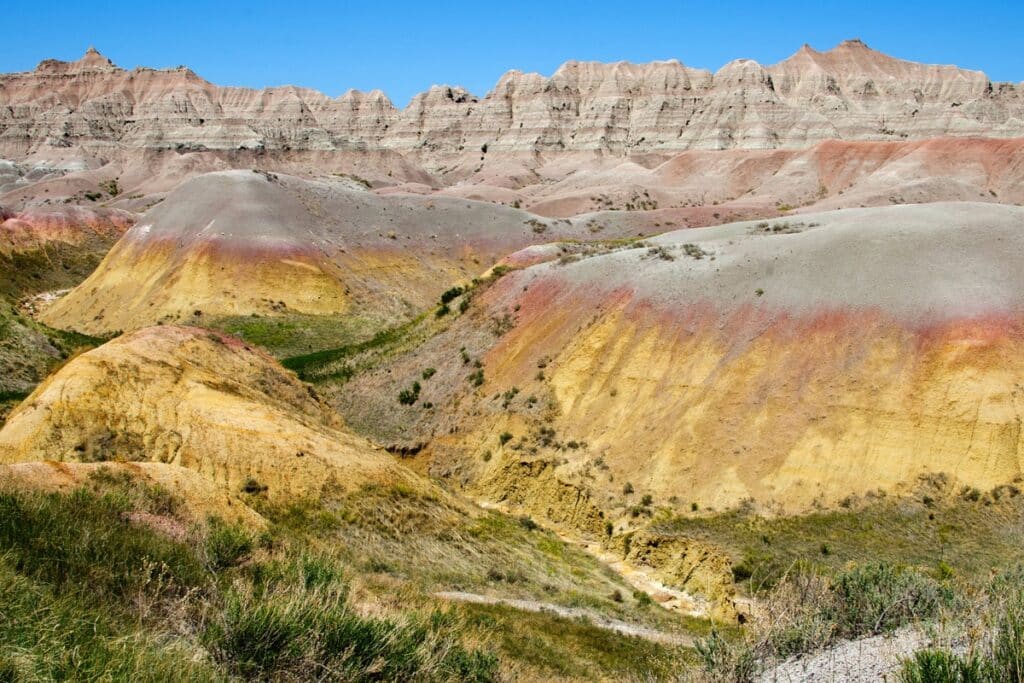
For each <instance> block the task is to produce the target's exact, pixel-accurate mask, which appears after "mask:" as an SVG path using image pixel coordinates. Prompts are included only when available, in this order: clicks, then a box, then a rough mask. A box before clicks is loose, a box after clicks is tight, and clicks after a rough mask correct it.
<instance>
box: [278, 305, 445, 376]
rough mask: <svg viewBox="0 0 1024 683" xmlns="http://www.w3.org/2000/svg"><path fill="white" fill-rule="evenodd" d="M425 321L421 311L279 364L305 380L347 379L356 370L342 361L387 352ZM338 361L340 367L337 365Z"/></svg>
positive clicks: (285, 359)
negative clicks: (393, 324)
mask: <svg viewBox="0 0 1024 683" xmlns="http://www.w3.org/2000/svg"><path fill="white" fill-rule="evenodd" d="M425 320H427V315H426V314H425V313H423V314H420V315H419V316H417V317H416V318H414V319H413V320H410V321H409V322H406V323H403V324H401V325H398V326H396V327H390V328H387V329H384V330H381V331H379V332H377V333H376V334H375V335H373V337H371V338H369V339H363V340H361V341H358V342H354V343H351V344H346V345H343V346H339V347H335V348H328V349H321V350H319V351H314V352H312V353H306V354H302V355H298V356H291V357H288V358H284V359H282V361H281V364H282V365H283V366H284V367H286V368H288V369H289V370H293V371H294V372H295V373H296V374H297V375H298V376H299V377H300V378H302V379H304V380H307V381H314V380H325V379H339V378H340V379H348V378H349V377H351V376H352V374H354V372H355V371H354V370H349V368H350V367H351V366H350V365H346V364H344V363H343V361H345V360H346V359H350V358H353V357H355V356H358V355H361V354H365V353H367V352H373V351H381V352H386V351H388V350H390V349H393V348H395V347H396V346H398V345H399V344H400V343H401V342H403V341H405V340H406V339H407V337H408V336H409V335H410V333H412V332H413V331H414V330H415V329H416V328H417V327H419V326H420V325H421V323H423V322H424V321H425ZM339 364H341V366H340V367H337V366H339Z"/></svg>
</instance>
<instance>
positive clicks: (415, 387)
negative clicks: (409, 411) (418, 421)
mask: <svg viewBox="0 0 1024 683" xmlns="http://www.w3.org/2000/svg"><path fill="white" fill-rule="evenodd" d="M420 388H421V387H420V383H419V382H413V383H412V386H411V387H409V388H408V389H402V390H401V391H400V392H398V402H399V403H401V404H402V405H403V406H411V405H412V404H414V403H416V401H418V400H419V399H420Z"/></svg>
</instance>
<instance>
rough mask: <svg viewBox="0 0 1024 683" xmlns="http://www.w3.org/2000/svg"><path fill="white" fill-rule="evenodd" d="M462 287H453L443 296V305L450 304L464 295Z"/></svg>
mask: <svg viewBox="0 0 1024 683" xmlns="http://www.w3.org/2000/svg"><path fill="white" fill-rule="evenodd" d="M463 291H465V290H463V289H462V287H452V288H451V289H448V290H445V291H444V293H442V294H441V304H442V305H443V304H448V303H451V302H452V301H454V300H455V299H457V298H458V297H459V296H461V295H462V293H463Z"/></svg>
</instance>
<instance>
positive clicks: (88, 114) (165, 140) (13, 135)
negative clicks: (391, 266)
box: [0, 40, 1024, 160]
mask: <svg viewBox="0 0 1024 683" xmlns="http://www.w3.org/2000/svg"><path fill="white" fill-rule="evenodd" d="M938 135H990V136H998V137H1010V136H1020V135H1024V98H1022V95H1021V88H1020V87H1019V86H1016V85H1012V84H1006V83H1002V84H996V83H992V82H990V81H989V80H988V78H987V77H986V76H985V75H984V74H983V73H981V72H977V71H968V70H964V69H959V68H957V67H952V66H931V65H923V64H917V63H913V62H907V61H903V60H899V59H894V58H891V57H888V56H885V55H883V54H881V53H878V52H876V51H874V50H871V49H870V48H869V47H867V46H866V45H865V44H864V43H862V42H860V41H857V40H852V41H846V42H844V43H842V44H840V45H839V46H837V47H835V48H834V49H832V50H829V51H827V52H818V51H816V50H814V49H812V48H810V47H809V46H804V47H803V48H801V49H800V51H798V52H797V53H796V54H795V55H793V56H792V57H790V58H789V59H787V60H785V61H783V62H781V63H779V64H776V65H773V66H769V67H764V66H761V65H759V64H757V63H756V62H753V61H750V60H737V61H734V62H731V63H729V64H727V65H725V66H724V67H722V68H721V69H719V70H718V72H716V73H711V72H709V71H705V70H701V69H692V68H689V67H686V66H684V65H683V64H681V63H679V62H677V61H666V62H653V63H650V64H643V65H637V64H628V63H624V62H619V63H613V64H601V63H593V62H568V63H566V64H564V65H563V66H561V67H560V68H559V69H558V70H557V71H556V72H555V73H554V74H552V75H551V76H550V77H544V76H541V75H539V74H525V73H521V72H518V71H510V72H509V73H507V74H505V75H504V76H502V78H501V79H500V80H499V81H498V83H497V85H496V86H495V88H494V90H493V91H492V92H490V93H489V94H487V95H486V96H484V97H477V96H474V95H473V94H471V93H469V92H467V91H466V90H464V89H462V88H454V87H447V86H442V87H434V88H431V89H430V90H429V91H427V92H425V93H422V94H420V95H417V96H416V97H414V98H413V99H412V101H411V102H410V103H409V105H408V106H406V107H405V108H404V109H401V110H400V109H397V108H396V107H395V106H393V105H392V103H391V102H390V101H389V100H388V99H387V97H386V96H385V95H384V94H383V93H381V92H380V91H372V92H370V93H360V92H355V91H350V92H348V93H346V94H345V95H343V96H341V97H339V98H336V99H332V98H329V97H327V96H326V95H323V94H321V93H318V92H315V91H312V90H307V89H303V88H296V87H279V88H268V89H265V90H250V89H245V88H234V87H218V86H215V85H213V84H211V83H209V82H207V81H205V80H203V79H202V78H200V77H199V76H197V75H196V74H195V73H193V72H192V71H190V70H188V69H186V68H184V67H179V68H176V69H170V70H159V71H158V70H153V69H146V68H137V69H134V70H131V71H127V70H124V69H120V68H118V67H117V66H115V65H113V64H112V63H111V62H110V61H109V60H108V59H106V58H104V57H103V56H102V55H100V54H99V53H98V52H96V51H95V50H90V51H89V52H88V53H86V55H85V56H84V57H83V58H82V59H81V60H79V61H77V62H58V61H55V60H47V61H44V62H42V63H41V64H40V65H39V66H38V67H37V68H36V70H34V71H32V72H26V73H15V74H7V75H4V76H0V156H6V157H9V158H22V157H26V156H28V155H30V154H34V153H37V152H39V151H40V150H41V149H44V148H47V147H51V148H52V147H57V148H59V147H70V146H76V147H82V148H85V149H88V150H90V151H92V152H97V151H99V152H102V151H103V150H108V151H110V150H114V149H124V148H128V149H137V148H146V149H178V150H182V151H184V150H201V149H209V150H237V149H240V148H242V149H255V150H277V151H289V150H320V151H326V150H397V151H400V152H403V153H410V154H414V155H417V156H418V157H421V158H425V159H427V160H429V159H436V158H439V157H445V156H450V155H460V154H461V155H464V156H466V157H467V158H468V157H470V156H474V155H485V154H491V153H535V152H561V151H601V152H606V153H612V154H626V153H631V152H649V151H673V150H688V149H734V148H735V149H773V148H802V147H806V146H809V145H812V144H814V143H817V142H820V141H822V140H826V139H833V138H839V139H845V140H902V139H908V138H913V139H919V138H926V137H933V136H938Z"/></svg>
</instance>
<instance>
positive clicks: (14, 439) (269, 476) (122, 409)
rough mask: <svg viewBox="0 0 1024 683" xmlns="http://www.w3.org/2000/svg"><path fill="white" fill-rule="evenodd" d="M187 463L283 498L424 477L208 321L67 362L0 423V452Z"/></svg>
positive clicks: (143, 334) (227, 483)
mask: <svg viewBox="0 0 1024 683" xmlns="http://www.w3.org/2000/svg"><path fill="white" fill-rule="evenodd" d="M39 460H58V461H78V462H90V461H92V462H96V461H128V462H154V463H167V464H171V465H177V466H180V467H183V468H187V469H189V470H193V471H195V472H198V473H199V474H201V475H203V476H204V477H206V478H207V479H209V480H210V481H212V482H214V483H216V484H217V485H219V486H221V487H222V488H225V489H226V490H227V491H229V492H232V493H234V492H239V491H242V490H246V491H248V492H257V493H260V494H261V495H265V496H266V497H267V498H268V499H269V500H270V501H272V502H288V501H292V500H295V499H296V498H320V497H322V496H330V495H332V494H336V493H344V492H347V491H351V490H353V489H355V488H357V487H359V486H361V485H365V484H370V483H395V482H404V483H406V484H409V485H412V486H414V487H418V486H421V485H422V486H425V485H426V484H424V483H423V482H422V481H421V480H419V479H418V478H417V477H415V475H413V474H412V473H410V472H409V471H408V470H406V469H405V468H403V467H401V466H400V465H398V464H397V463H395V462H394V461H393V460H392V459H391V456H389V455H388V454H386V453H385V452H383V451H381V450H377V449H375V447H374V446H373V445H372V444H370V443H369V442H368V441H366V440H364V439H361V438H358V437H355V436H353V435H351V434H349V433H347V432H345V431H344V430H343V429H342V425H341V422H340V419H339V418H338V417H337V416H336V415H335V414H334V413H333V412H332V411H331V410H330V409H329V408H327V407H326V406H325V405H324V404H322V403H321V402H320V400H319V398H318V397H316V395H315V394H314V393H313V392H312V391H311V390H310V389H309V388H308V387H306V386H305V385H303V384H302V383H301V382H299V381H298V380H297V379H295V377H294V376H293V375H291V374H290V373H288V372H286V371H284V370H283V369H281V368H280V366H278V365H277V364H276V363H275V362H274V361H273V360H272V359H271V358H269V357H268V356H266V355H264V354H263V353H260V352H258V351H255V350H253V349H252V348H250V347H248V346H246V345H244V344H242V343H241V342H239V341H238V340H237V339H234V338H232V337H225V336H221V335H218V334H214V333H211V332H208V331H206V330H201V329H197V328H181V327H155V328H147V329H143V330H139V331H136V332H134V333H131V334H129V335H125V336H123V337H120V338H118V339H115V340H114V341H111V342H108V343H107V344H104V345H103V346H101V347H99V348H97V349H95V350H93V351H91V352H89V353H87V354H84V355H82V356H79V357H78V358H76V359H74V360H73V361H71V362H70V363H68V364H67V365H66V366H65V367H64V368H62V369H61V370H60V371H58V372H57V373H55V374H54V375H53V376H51V377H50V378H49V379H47V380H46V381H45V382H44V383H43V384H42V385H40V386H39V387H38V388H37V389H36V391H34V392H33V393H32V395H31V396H29V397H28V398H27V399H26V400H25V401H24V402H23V403H22V404H21V405H20V406H19V407H18V408H17V409H15V411H14V412H12V413H11V415H10V417H9V419H8V421H7V424H6V426H5V427H4V428H3V430H0V462H3V463H14V462H26V461H39Z"/></svg>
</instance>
